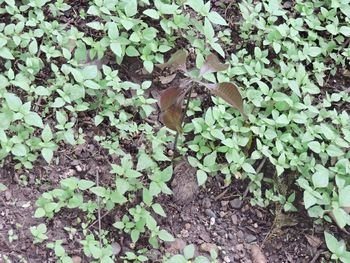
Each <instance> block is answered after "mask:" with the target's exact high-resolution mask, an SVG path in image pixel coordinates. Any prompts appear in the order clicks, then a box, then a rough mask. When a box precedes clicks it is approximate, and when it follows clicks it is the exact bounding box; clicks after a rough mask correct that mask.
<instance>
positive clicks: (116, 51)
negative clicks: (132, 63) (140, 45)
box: [110, 42, 123, 57]
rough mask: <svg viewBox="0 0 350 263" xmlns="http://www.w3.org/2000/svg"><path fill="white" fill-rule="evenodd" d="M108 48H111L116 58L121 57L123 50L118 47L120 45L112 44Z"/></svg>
mask: <svg viewBox="0 0 350 263" xmlns="http://www.w3.org/2000/svg"><path fill="white" fill-rule="evenodd" d="M110 47H111V50H112V52H113V53H114V54H115V55H117V56H118V57H122V56H123V50H122V46H121V45H120V43H116V42H113V43H111V44H110Z"/></svg>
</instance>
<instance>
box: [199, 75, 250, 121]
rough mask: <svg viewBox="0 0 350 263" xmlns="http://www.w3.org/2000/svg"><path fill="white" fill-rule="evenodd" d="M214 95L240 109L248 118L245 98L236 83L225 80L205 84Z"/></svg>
mask: <svg viewBox="0 0 350 263" xmlns="http://www.w3.org/2000/svg"><path fill="white" fill-rule="evenodd" d="M204 85H205V86H206V87H207V88H208V89H209V90H210V91H211V92H212V93H213V94H214V95H216V96H218V97H220V98H222V99H223V100H224V101H226V102H227V103H229V104H230V105H231V106H232V107H234V108H236V109H238V110H239V111H240V112H241V114H242V116H243V117H244V118H245V119H246V118H247V115H246V114H245V113H244V109H243V99H242V96H241V94H240V93H239V91H238V88H237V87H236V85H235V84H233V83H230V82H223V83H218V84H204Z"/></svg>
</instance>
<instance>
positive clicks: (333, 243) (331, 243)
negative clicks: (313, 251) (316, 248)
mask: <svg viewBox="0 0 350 263" xmlns="http://www.w3.org/2000/svg"><path fill="white" fill-rule="evenodd" d="M324 237H325V240H326V244H327V248H328V249H329V250H330V251H331V252H333V253H336V251H337V250H338V247H339V241H338V240H337V239H336V238H335V237H334V236H332V235H331V234H329V233H327V232H324Z"/></svg>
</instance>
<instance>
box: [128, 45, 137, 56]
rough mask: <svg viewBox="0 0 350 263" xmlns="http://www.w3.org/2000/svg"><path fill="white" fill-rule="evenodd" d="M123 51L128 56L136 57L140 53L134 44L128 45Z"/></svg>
mask: <svg viewBox="0 0 350 263" xmlns="http://www.w3.org/2000/svg"><path fill="white" fill-rule="evenodd" d="M125 53H126V54H127V55H128V56H129V57H137V56H139V55H140V53H139V51H138V50H137V49H136V48H135V47H134V46H128V47H127V48H126V50H125Z"/></svg>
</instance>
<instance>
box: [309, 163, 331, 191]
mask: <svg viewBox="0 0 350 263" xmlns="http://www.w3.org/2000/svg"><path fill="white" fill-rule="evenodd" d="M328 182H329V171H328V169H327V168H324V167H323V166H322V165H316V172H315V173H314V174H313V175H312V183H313V184H314V186H315V187H316V188H322V187H327V186H328Z"/></svg>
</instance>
